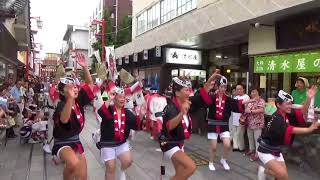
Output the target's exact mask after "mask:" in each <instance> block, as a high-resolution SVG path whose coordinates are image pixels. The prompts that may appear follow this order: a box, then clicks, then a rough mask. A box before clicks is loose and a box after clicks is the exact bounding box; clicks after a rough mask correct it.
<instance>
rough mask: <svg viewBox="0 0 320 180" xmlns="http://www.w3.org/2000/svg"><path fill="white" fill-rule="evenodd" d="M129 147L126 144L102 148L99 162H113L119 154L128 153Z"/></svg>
mask: <svg viewBox="0 0 320 180" xmlns="http://www.w3.org/2000/svg"><path fill="white" fill-rule="evenodd" d="M130 149H131V147H130V144H129V143H128V142H125V143H123V144H121V145H120V146H116V147H104V148H102V149H101V162H102V163H105V162H107V161H110V160H114V159H116V158H117V157H119V156H120V155H121V154H123V153H125V152H128V151H130Z"/></svg>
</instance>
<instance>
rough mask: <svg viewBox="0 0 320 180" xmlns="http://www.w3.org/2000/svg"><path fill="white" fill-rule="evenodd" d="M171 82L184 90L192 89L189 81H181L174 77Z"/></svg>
mask: <svg viewBox="0 0 320 180" xmlns="http://www.w3.org/2000/svg"><path fill="white" fill-rule="evenodd" d="M172 80H173V82H175V83H177V84H179V85H180V86H182V87H186V88H191V87H192V85H191V81H189V80H181V79H179V78H178V77H175V78H173V79H172Z"/></svg>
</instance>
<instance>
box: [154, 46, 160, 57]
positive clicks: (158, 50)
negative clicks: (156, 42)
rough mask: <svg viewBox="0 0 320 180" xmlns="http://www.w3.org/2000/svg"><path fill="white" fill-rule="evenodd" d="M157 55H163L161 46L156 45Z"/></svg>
mask: <svg viewBox="0 0 320 180" xmlns="http://www.w3.org/2000/svg"><path fill="white" fill-rule="evenodd" d="M155 49H156V50H155V57H161V46H156V48H155Z"/></svg>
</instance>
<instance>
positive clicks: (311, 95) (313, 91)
mask: <svg viewBox="0 0 320 180" xmlns="http://www.w3.org/2000/svg"><path fill="white" fill-rule="evenodd" d="M316 93H317V86H312V87H311V88H310V89H309V90H308V96H307V99H306V101H305V103H304V104H303V107H302V112H303V115H304V116H305V117H308V110H309V107H310V104H311V100H312V98H314V96H315V95H316Z"/></svg>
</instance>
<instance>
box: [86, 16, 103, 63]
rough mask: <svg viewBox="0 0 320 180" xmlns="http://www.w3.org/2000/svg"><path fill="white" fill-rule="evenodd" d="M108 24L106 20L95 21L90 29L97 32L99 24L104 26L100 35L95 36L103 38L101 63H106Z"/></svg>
mask: <svg viewBox="0 0 320 180" xmlns="http://www.w3.org/2000/svg"><path fill="white" fill-rule="evenodd" d="M106 23H107V21H105V20H93V21H92V22H91V26H90V29H91V31H93V32H94V31H96V29H97V25H98V24H100V25H101V26H102V32H101V33H98V34H95V35H96V36H101V38H102V40H101V45H102V58H101V61H102V62H104V61H105V44H106V34H105V33H106Z"/></svg>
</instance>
